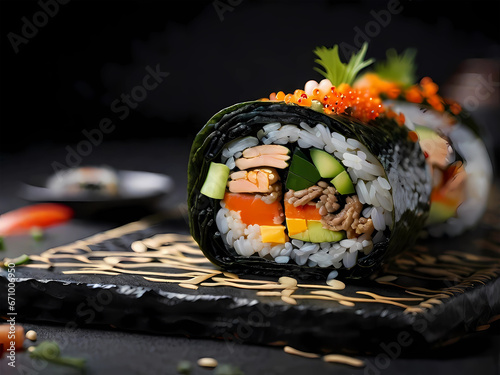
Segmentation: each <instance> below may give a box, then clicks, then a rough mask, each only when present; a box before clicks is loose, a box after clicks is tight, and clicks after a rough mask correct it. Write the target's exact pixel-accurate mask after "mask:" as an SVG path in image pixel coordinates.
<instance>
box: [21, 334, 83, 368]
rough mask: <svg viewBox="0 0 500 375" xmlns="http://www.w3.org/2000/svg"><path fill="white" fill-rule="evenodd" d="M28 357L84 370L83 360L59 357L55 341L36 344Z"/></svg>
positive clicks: (59, 353) (59, 351)
mask: <svg viewBox="0 0 500 375" xmlns="http://www.w3.org/2000/svg"><path fill="white" fill-rule="evenodd" d="M30 357H32V358H38V359H43V360H46V361H49V362H53V363H57V364H60V365H64V366H72V367H76V368H78V369H81V370H83V369H84V368H85V359H84V358H76V357H61V350H60V349H59V345H57V343H56V342H55V341H43V342H41V343H40V344H38V345H37V346H36V347H35V349H34V350H33V351H32V352H31V353H30Z"/></svg>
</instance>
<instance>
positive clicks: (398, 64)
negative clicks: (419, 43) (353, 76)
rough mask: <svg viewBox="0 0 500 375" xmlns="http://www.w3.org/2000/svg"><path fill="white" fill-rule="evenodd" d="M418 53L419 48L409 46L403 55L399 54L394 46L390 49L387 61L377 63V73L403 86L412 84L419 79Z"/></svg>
mask: <svg viewBox="0 0 500 375" xmlns="http://www.w3.org/2000/svg"><path fill="white" fill-rule="evenodd" d="M416 55H417V50H416V49H415V48H408V49H406V50H404V51H403V53H402V54H401V55H398V53H397V52H396V50H395V49H394V48H391V49H388V50H387V52H386V56H387V59H386V61H384V62H379V63H377V64H376V65H375V73H377V74H378V75H379V76H380V78H383V79H385V80H387V81H392V82H396V83H399V84H401V85H403V86H411V85H413V84H414V83H415V81H416V79H417V78H416V72H417V65H416V64H415V57H416Z"/></svg>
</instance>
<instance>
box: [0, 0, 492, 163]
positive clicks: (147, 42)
mask: <svg viewBox="0 0 500 375" xmlns="http://www.w3.org/2000/svg"><path fill="white" fill-rule="evenodd" d="M54 1H55V0H42V2H44V3H53V2H54ZM0 3H1V12H0V13H1V23H0V25H1V33H0V37H1V58H0V63H1V73H0V74H1V76H0V77H1V78H0V79H1V81H0V89H1V95H2V99H1V103H2V105H1V136H0V142H1V144H0V152H1V154H0V155H1V156H2V158H4V159H8V158H9V155H12V154H16V153H19V152H23V151H25V150H26V149H28V148H30V147H33V146H35V147H38V148H39V147H40V145H42V149H43V147H49V148H50V147H65V146H66V145H73V146H75V145H76V144H77V143H78V142H80V141H81V140H83V139H86V138H85V137H84V135H83V134H82V130H84V129H87V130H88V131H90V130H91V129H94V128H98V126H99V122H100V120H101V119H103V118H105V117H109V118H110V119H111V120H112V121H113V124H114V125H116V128H115V129H114V130H113V131H112V132H111V133H110V134H106V135H105V136H104V138H103V141H105V142H106V141H111V140H121V139H141V138H158V137H170V136H180V137H188V138H189V137H192V136H194V134H195V133H196V132H197V130H199V129H200V128H201V126H202V125H203V124H204V122H205V121H206V120H207V119H208V118H209V117H210V116H211V115H212V114H214V113H215V112H217V111H218V110H219V109H221V108H223V107H225V106H228V105H230V104H233V103H236V102H239V101H244V100H250V99H256V98H260V97H265V96H268V95H269V93H271V92H273V91H278V90H284V91H285V92H293V90H294V89H296V88H301V87H303V84H304V83H305V82H306V81H307V80H309V79H317V80H319V79H321V77H320V75H319V74H318V73H316V72H314V71H313V67H314V55H313V53H312V50H313V49H314V48H315V47H316V46H320V45H326V46H332V45H333V44H335V43H341V42H344V43H348V44H349V45H351V46H356V43H355V38H356V34H357V30H356V29H355V28H356V27H358V28H359V29H361V30H364V29H365V26H366V25H367V23H368V22H370V21H373V20H374V16H373V12H377V13H379V12H380V11H382V10H386V9H387V7H388V3H389V1H361V0H360V1H333V0H332V1H307V2H306V1H250V0H243V1H240V0H221V1H218V2H217V0H216V1H81V0H72V1H70V2H68V3H67V4H65V5H61V4H59V5H58V9H57V12H56V14H55V15H54V16H51V17H48V20H47V21H46V24H45V25H44V26H43V27H40V28H39V30H38V33H37V34H36V35H35V36H33V37H31V38H29V39H28V40H27V43H26V44H20V45H19V51H18V53H15V51H14V48H13V46H12V43H11V41H9V38H8V35H9V33H15V34H17V35H20V36H22V27H23V24H24V23H25V21H24V20H23V17H26V19H27V20H29V21H32V20H33V17H34V15H35V14H36V13H37V12H39V11H40V10H41V5H40V4H39V2H37V1H24V0H13V1H6V0H2V1H1V2H0ZM231 4H233V5H231ZM499 4H500V2H498V1H492V2H488V1H467V2H463V1H418V0H411V1H410V0H401V1H400V5H399V7H401V8H402V12H401V13H399V14H395V15H394V14H393V15H392V16H391V19H390V21H389V22H388V24H387V26H385V27H381V28H380V32H379V33H378V34H377V35H375V36H373V37H368V38H369V39H370V40H369V41H370V46H369V50H368V56H370V57H375V58H378V59H382V58H384V56H385V50H386V49H387V48H390V47H395V48H396V49H397V50H398V51H402V50H403V49H404V48H406V47H417V48H418V51H419V52H418V56H417V61H418V76H419V77H422V76H425V75H428V76H431V77H432V78H433V79H434V80H435V81H436V82H437V83H438V84H444V83H445V82H446V81H447V80H449V79H450V77H451V76H452V75H453V73H454V72H456V71H457V69H459V66H460V64H461V62H462V61H464V60H465V59H468V58H496V59H498V58H499V56H500V39H499V35H500V29H499V22H498V14H499V11H500V7H499ZM216 5H218V6H219V7H224V6H226V7H227V10H220V12H222V15H219V14H218V12H217V10H216V9H215V8H216ZM54 12H55V11H54ZM42 21H43V19H42ZM11 36H12V34H11ZM358 38H359V34H358ZM359 40H360V39H358V41H359ZM358 45H359V43H358ZM157 64H159V67H160V70H161V71H163V72H168V73H169V76H168V77H167V78H165V79H164V81H163V82H162V83H161V84H160V85H159V86H158V87H157V88H156V89H154V90H151V91H149V92H147V97H146V98H145V100H144V101H142V102H140V103H139V104H138V105H137V108H135V109H133V110H131V111H130V114H129V115H128V116H126V118H124V119H123V120H121V119H119V118H118V115H119V114H122V113H123V112H121V113H119V114H117V113H113V111H112V110H111V108H110V105H111V103H112V102H113V101H114V100H115V99H117V98H120V96H121V95H122V94H123V93H130V90H131V89H133V88H134V87H135V86H137V85H138V84H140V83H141V81H142V79H143V77H144V76H145V74H146V70H145V68H146V67H147V66H150V67H152V68H154V67H156V65H157ZM496 90H497V93H498V88H496Z"/></svg>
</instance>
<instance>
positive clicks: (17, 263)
mask: <svg viewBox="0 0 500 375" xmlns="http://www.w3.org/2000/svg"><path fill="white" fill-rule="evenodd" d="M29 261H30V257H29V255H26V254H23V255H20V256H18V257H17V258H12V259H11V258H5V259H4V260H3V266H4V267H5V268H7V267H9V264H11V263H13V264H14V265H15V266H20V265H21V264H25V263H28V262H29Z"/></svg>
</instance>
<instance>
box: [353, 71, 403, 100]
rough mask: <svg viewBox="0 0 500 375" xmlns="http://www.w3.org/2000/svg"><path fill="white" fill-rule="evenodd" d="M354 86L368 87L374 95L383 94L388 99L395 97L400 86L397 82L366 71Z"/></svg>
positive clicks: (398, 92)
mask: <svg viewBox="0 0 500 375" xmlns="http://www.w3.org/2000/svg"><path fill="white" fill-rule="evenodd" d="M354 88H356V89H359V88H365V89H369V90H370V93H371V94H372V95H374V96H380V95H385V96H387V98H389V99H396V98H397V97H398V96H399V95H400V94H401V88H400V86H399V85H398V83H397V82H391V81H386V80H385V79H382V78H380V77H379V76H378V75H377V74H375V73H366V74H365V75H363V77H362V78H361V79H360V80H358V81H357V82H356V83H355V85H354Z"/></svg>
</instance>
